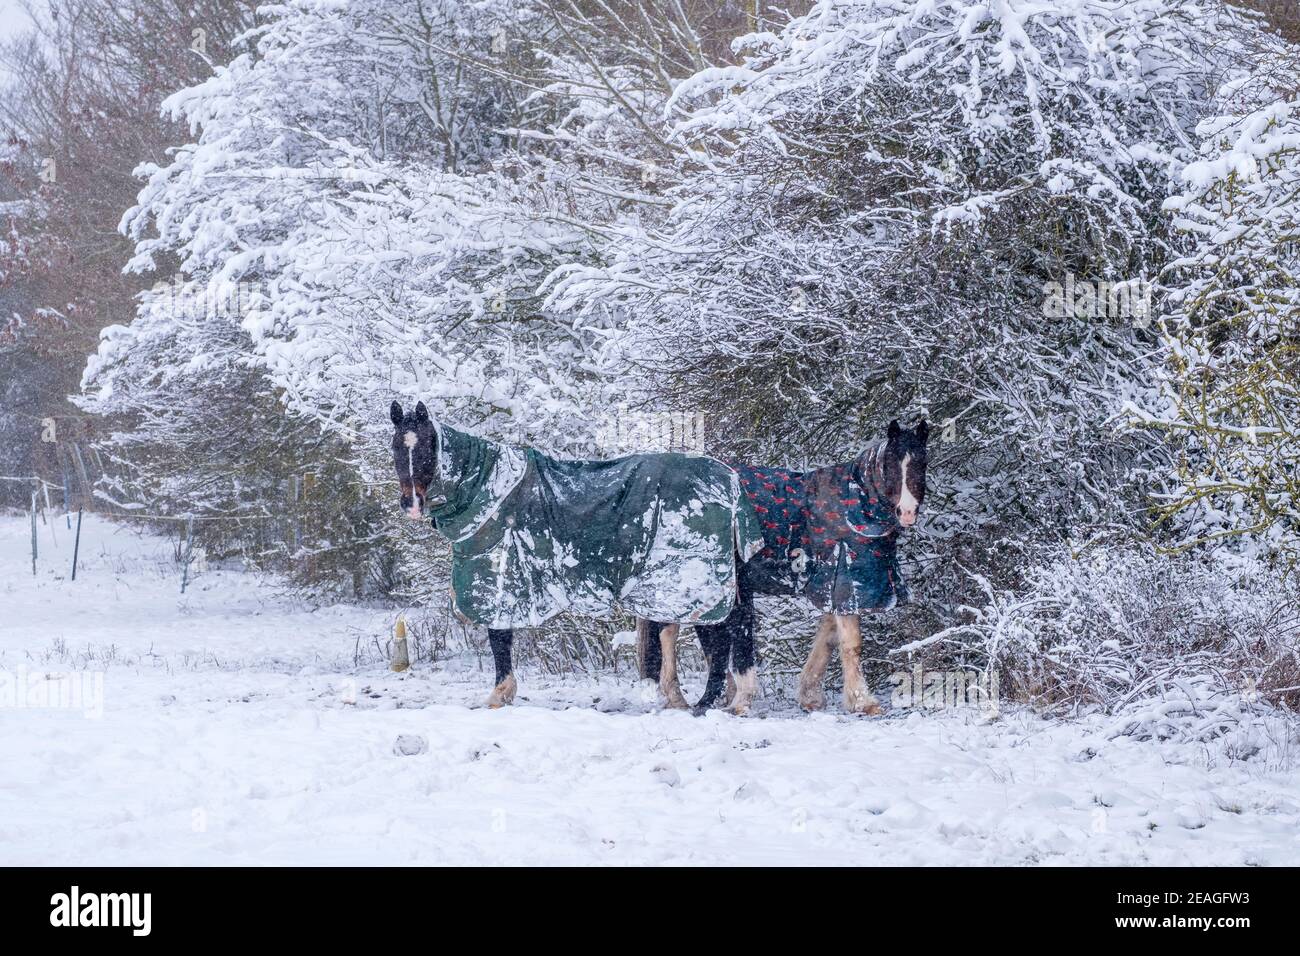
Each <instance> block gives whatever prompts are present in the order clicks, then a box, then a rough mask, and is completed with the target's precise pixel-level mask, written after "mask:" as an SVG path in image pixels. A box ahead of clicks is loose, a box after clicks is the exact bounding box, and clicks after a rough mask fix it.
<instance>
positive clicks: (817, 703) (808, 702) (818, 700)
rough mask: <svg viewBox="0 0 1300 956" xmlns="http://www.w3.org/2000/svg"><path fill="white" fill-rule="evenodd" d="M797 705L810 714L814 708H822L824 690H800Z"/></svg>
mask: <svg viewBox="0 0 1300 956" xmlns="http://www.w3.org/2000/svg"><path fill="white" fill-rule="evenodd" d="M799 706H800V707H801V708H803V709H804V710H805V711H807V712H808V713H810V714H811V713H812V712H813V711H815V710H822V709H823V708H824V707H825V706H826V693H825V691H823V690H821V689H820V688H817V689H816V690H812V689H808V690H800V691H799Z"/></svg>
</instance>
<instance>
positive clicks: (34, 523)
mask: <svg viewBox="0 0 1300 956" xmlns="http://www.w3.org/2000/svg"><path fill="white" fill-rule="evenodd" d="M36 494H37V493H36V492H35V491H33V492H32V577H36Z"/></svg>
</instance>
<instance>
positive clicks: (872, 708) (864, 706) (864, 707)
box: [848, 700, 881, 717]
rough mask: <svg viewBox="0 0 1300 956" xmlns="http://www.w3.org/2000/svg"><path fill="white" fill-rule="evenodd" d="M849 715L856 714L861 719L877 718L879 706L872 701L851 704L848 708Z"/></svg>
mask: <svg viewBox="0 0 1300 956" xmlns="http://www.w3.org/2000/svg"><path fill="white" fill-rule="evenodd" d="M848 711H849V713H850V714H858V715H860V716H862V717H879V716H880V713H881V711H880V704H878V703H877V702H876V701H874V700H864V701H860V702H858V703H856V704H851V705H850V706H849V708H848Z"/></svg>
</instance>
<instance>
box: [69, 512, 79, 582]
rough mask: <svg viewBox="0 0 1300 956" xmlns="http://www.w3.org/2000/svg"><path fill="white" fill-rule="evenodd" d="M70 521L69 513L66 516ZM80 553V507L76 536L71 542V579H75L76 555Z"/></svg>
mask: <svg viewBox="0 0 1300 956" xmlns="http://www.w3.org/2000/svg"><path fill="white" fill-rule="evenodd" d="M68 520H69V521H71V520H72V517H71V515H69V516H68ZM80 553H81V509H80V508H78V509H77V538H76V540H75V541H73V542H72V580H74V581H75V580H77V555H78V554H80Z"/></svg>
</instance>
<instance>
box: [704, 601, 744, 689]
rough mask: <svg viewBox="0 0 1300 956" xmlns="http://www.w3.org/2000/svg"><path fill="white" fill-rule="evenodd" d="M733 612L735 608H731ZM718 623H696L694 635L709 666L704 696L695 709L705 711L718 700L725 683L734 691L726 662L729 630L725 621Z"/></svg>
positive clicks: (729, 648)
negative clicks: (698, 640)
mask: <svg viewBox="0 0 1300 956" xmlns="http://www.w3.org/2000/svg"><path fill="white" fill-rule="evenodd" d="M731 613H732V614H735V613H736V612H735V609H734V608H733V609H732V612H731ZM729 620H731V618H730V617H728V618H727V620H726V621H722V622H721V623H719V624H696V625H695V636H696V637H698V638H699V639H700V649H701V650H702V651H704V661H705V663H706V664H708V667H709V681H708V684H706V685H705V687H704V696H703V697H701V698H700V699H699V702H698V703H697V704H696V705H695V709H696V711H705V710H708V709H709V708H710V707H712V706H713V705H714V704H716V703H717V702H718V698H720V697H721V696H722V691H723V688H724V686H725V685H727V684H729V683H730V684H731V688H730V689H731V691H732V693H733V694H734V692H735V683H734V682H733V681H731V673H730V671H728V670H727V664H728V662H729V661H730V659H731V631H730V630H729V629H728V624H727V621H729Z"/></svg>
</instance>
